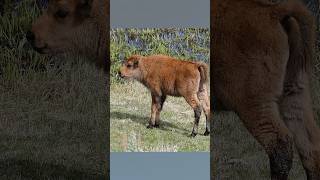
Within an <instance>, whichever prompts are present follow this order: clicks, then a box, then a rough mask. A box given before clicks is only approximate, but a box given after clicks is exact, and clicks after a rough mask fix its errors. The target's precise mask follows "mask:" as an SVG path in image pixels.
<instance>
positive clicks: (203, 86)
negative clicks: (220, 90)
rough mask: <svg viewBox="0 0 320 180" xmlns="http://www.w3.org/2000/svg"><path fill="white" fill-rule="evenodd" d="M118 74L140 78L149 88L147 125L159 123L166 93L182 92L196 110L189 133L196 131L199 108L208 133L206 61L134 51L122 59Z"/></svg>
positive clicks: (208, 107) (180, 93) (129, 77)
mask: <svg viewBox="0 0 320 180" xmlns="http://www.w3.org/2000/svg"><path fill="white" fill-rule="evenodd" d="M119 74H120V76H121V77H122V78H126V79H135V80H137V81H139V82H141V83H142V84H143V85H145V86H146V87H147V88H148V89H149V90H150V92H151V96H152V106H151V118H150V121H149V125H148V128H153V127H159V121H160V117H159V116H160V112H161V110H162V107H163V104H164V102H165V100H166V97H167V95H169V96H178V97H180V96H182V97H184V98H185V100H186V101H187V103H188V104H189V105H190V106H191V107H192V109H193V110H194V114H195V121H194V126H193V130H192V134H191V135H192V136H196V135H197V132H198V124H199V119H200V116H201V111H202V110H203V111H204V113H205V115H206V131H205V133H204V135H209V134H210V130H209V129H210V128H209V113H210V102H209V97H208V85H207V82H208V66H207V65H206V64H205V63H201V62H191V61H182V60H177V59H174V58H172V57H169V56H164V55H152V56H147V57H144V56H140V55H134V56H131V57H129V58H128V59H127V60H126V61H125V62H124V63H123V65H122V67H121V68H120V71H119Z"/></svg>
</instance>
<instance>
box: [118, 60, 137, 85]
mask: <svg viewBox="0 0 320 180" xmlns="http://www.w3.org/2000/svg"><path fill="white" fill-rule="evenodd" d="M141 58H142V57H141V56H139V55H135V56H131V57H130V58H128V59H127V60H126V61H124V62H123V63H122V66H121V68H120V70H119V75H120V77H121V78H125V79H136V80H140V79H141V76H142V75H141V70H140V68H139V60H140V59H141Z"/></svg>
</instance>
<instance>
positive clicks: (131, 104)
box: [110, 28, 210, 152]
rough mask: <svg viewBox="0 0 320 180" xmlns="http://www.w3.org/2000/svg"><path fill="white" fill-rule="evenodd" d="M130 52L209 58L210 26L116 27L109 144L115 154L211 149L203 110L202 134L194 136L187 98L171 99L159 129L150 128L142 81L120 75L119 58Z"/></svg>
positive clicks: (146, 93) (147, 98)
mask: <svg viewBox="0 0 320 180" xmlns="http://www.w3.org/2000/svg"><path fill="white" fill-rule="evenodd" d="M132 54H141V55H151V54H166V55H170V56H173V57H176V58H178V59H187V60H194V61H204V62H208V61H209V29H200V28H198V29H197V28H184V29H173V28H170V29H166V28H164V29H112V30H111V61H112V66H111V91H110V101H111V104H110V139H111V142H110V147H111V151H112V152H150V151H151V152H198V151H209V144H210V140H209V137H205V136H203V135H201V134H203V133H204V131H205V128H204V127H205V124H204V123H205V118H204V117H205V116H204V114H203V116H202V118H201V123H200V125H199V127H200V129H199V135H198V136H197V137H196V138H191V137H189V135H190V134H191V130H192V127H193V121H194V114H193V110H192V108H191V107H190V106H189V105H188V104H187V103H186V102H185V100H184V99H183V98H173V97H169V98H168V99H167V100H166V103H165V105H164V109H163V110H162V112H161V115H160V119H161V125H160V126H161V128H160V129H152V130H150V129H147V128H146V126H147V124H148V121H149V118H150V114H151V95H150V92H149V91H148V90H147V89H146V88H145V87H144V86H143V85H141V84H139V83H138V82H135V83H132V82H127V81H124V80H121V79H119V77H118V76H117V72H118V69H119V67H120V65H121V60H124V59H125V58H126V57H128V56H130V55H132Z"/></svg>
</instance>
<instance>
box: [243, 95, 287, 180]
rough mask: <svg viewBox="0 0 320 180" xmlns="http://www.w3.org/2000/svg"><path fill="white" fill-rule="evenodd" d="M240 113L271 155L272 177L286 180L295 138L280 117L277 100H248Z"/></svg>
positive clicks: (252, 132) (274, 179)
mask: <svg viewBox="0 0 320 180" xmlns="http://www.w3.org/2000/svg"><path fill="white" fill-rule="evenodd" d="M238 114H239V116H240V118H241V120H242V121H243V123H244V125H245V126H246V127H247V129H248V130H249V132H250V133H251V134H252V135H253V136H254V137H255V139H256V140H257V141H258V142H259V143H260V144H261V145H262V146H263V148H264V149H265V151H266V152H267V154H268V156H269V161H270V169H271V179H272V180H286V179H287V178H288V174H289V171H290V169H291V166H292V158H293V147H292V146H293V138H292V135H291V134H290V132H289V130H288V129H287V127H286V126H285V124H284V122H283V121H282V119H281V117H280V113H279V110H278V104H277V103H276V102H273V101H272V100H271V101H264V102H255V100H252V101H251V102H250V101H249V102H248V101H247V103H246V105H244V106H242V107H241V108H240V109H239V111H238Z"/></svg>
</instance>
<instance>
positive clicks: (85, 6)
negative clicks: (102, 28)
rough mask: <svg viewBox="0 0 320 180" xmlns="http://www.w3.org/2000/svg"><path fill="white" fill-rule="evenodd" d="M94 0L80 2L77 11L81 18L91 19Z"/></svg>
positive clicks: (81, 0)
mask: <svg viewBox="0 0 320 180" xmlns="http://www.w3.org/2000/svg"><path fill="white" fill-rule="evenodd" d="M92 4H93V0H80V1H79V4H78V7H77V11H78V13H79V15H80V16H81V17H84V18H86V17H90V14H91V9H92Z"/></svg>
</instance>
